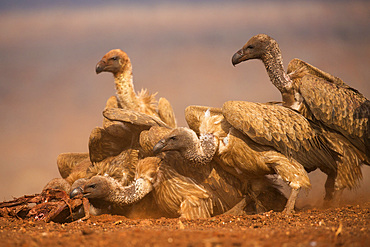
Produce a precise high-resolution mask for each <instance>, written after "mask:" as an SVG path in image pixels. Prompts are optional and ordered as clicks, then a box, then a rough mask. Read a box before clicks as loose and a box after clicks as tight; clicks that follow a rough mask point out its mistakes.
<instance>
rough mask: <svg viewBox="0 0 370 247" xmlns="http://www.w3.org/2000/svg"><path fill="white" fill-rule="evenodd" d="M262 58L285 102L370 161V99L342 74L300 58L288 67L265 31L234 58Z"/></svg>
mask: <svg viewBox="0 0 370 247" xmlns="http://www.w3.org/2000/svg"><path fill="white" fill-rule="evenodd" d="M250 59H260V60H261V61H262V62H263V63H264V65H265V67H266V70H267V73H268V75H269V77H270V80H271V82H272V83H273V84H274V85H275V86H276V87H277V88H278V89H279V91H280V92H281V94H282V98H283V102H284V105H285V106H287V107H290V108H292V109H295V110H298V111H299V112H301V113H302V114H303V115H304V116H305V117H307V118H309V119H312V120H313V121H316V122H318V123H320V124H322V125H323V126H325V127H326V128H328V129H329V130H328V131H336V132H339V133H341V134H342V135H343V136H345V137H346V138H347V139H348V140H349V141H350V143H352V145H354V146H355V147H356V148H357V149H358V150H359V151H360V152H361V153H362V154H359V155H357V156H358V157H359V158H360V159H362V161H363V162H365V163H368V164H369V163H370V127H369V126H370V125H369V115H370V102H369V100H367V99H366V98H365V97H364V96H363V95H362V94H361V93H360V92H358V91H357V90H356V89H353V88H351V87H350V86H348V85H347V84H346V83H345V82H343V81H342V80H341V79H340V78H338V77H335V76H333V75H330V74H329V73H326V72H324V71H321V70H319V69H318V68H315V67H314V66H312V65H310V64H308V63H305V62H303V61H301V60H299V59H293V60H292V61H291V62H290V63H289V65H288V72H287V73H286V72H285V71H284V67H283V61H282V56H281V51H280V48H279V45H278V43H277V42H276V41H275V40H274V39H273V38H271V37H269V36H268V35H265V34H259V35H256V36H253V37H252V38H251V39H250V40H249V41H248V42H247V43H246V44H245V45H244V46H243V48H242V49H240V50H239V51H238V52H236V53H235V54H234V56H233V58H232V63H233V64H234V65H236V64H238V63H240V62H243V61H246V60H250Z"/></svg>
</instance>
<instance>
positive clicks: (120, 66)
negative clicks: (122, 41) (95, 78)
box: [95, 49, 131, 75]
mask: <svg viewBox="0 0 370 247" xmlns="http://www.w3.org/2000/svg"><path fill="white" fill-rule="evenodd" d="M130 67H131V61H130V58H129V57H128V56H127V54H126V53H125V52H124V51H122V50H121V49H114V50H111V51H109V52H108V53H107V54H105V55H104V57H103V58H102V59H101V60H100V61H99V62H98V63H97V64H96V67H95V71H96V73H97V74H99V73H101V72H104V71H105V72H111V73H113V75H117V74H119V73H123V72H124V71H125V70H126V69H127V68H130Z"/></svg>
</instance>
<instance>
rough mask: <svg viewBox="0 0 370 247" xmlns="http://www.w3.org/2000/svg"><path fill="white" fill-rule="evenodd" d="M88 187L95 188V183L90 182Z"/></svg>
mask: <svg viewBox="0 0 370 247" xmlns="http://www.w3.org/2000/svg"><path fill="white" fill-rule="evenodd" d="M88 187H89V188H91V189H95V188H96V184H90V185H89V186H88Z"/></svg>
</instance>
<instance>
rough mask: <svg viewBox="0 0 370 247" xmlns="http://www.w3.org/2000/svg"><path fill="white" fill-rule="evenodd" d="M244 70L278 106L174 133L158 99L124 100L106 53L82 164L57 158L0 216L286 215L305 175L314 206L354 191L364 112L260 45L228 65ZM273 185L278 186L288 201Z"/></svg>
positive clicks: (204, 115)
mask: <svg viewBox="0 0 370 247" xmlns="http://www.w3.org/2000/svg"><path fill="white" fill-rule="evenodd" d="M251 59H259V60H261V61H262V62H263V64H264V65H265V68H266V71H267V73H268V75H269V78H270V80H271V82H272V83H273V85H274V86H275V87H276V88H277V89H278V90H279V91H280V93H281V96H282V102H273V103H253V102H247V101H228V102H225V103H224V104H223V106H222V108H215V107H211V106H188V107H187V108H186V109H185V118H186V121H187V124H188V126H189V127H177V124H176V119H175V115H174V112H173V109H172V107H171V104H170V103H169V102H168V101H167V100H166V99H165V98H160V99H159V100H158V101H157V100H156V98H155V95H156V94H150V93H148V92H147V91H146V90H141V91H140V92H139V93H136V92H135V90H134V84H133V77H132V65H131V62H130V59H129V57H128V56H127V54H126V53H125V52H123V51H122V50H120V49H115V50H111V51H109V52H108V53H107V54H105V55H104V57H103V58H102V59H101V60H100V61H99V62H98V64H97V65H96V73H97V74H99V73H101V72H110V73H112V74H113V76H114V83H115V88H116V93H117V94H116V96H112V97H110V98H109V99H108V101H107V103H106V107H105V109H104V111H103V116H104V117H103V123H102V127H96V128H95V129H93V130H92V131H91V134H90V138H89V143H88V145H89V152H88V153H62V154H60V155H59V156H58V158H57V165H58V169H59V172H60V175H61V178H55V179H53V180H51V181H50V182H49V183H48V184H47V185H46V186H45V188H44V189H43V192H42V193H41V194H37V195H35V196H30V197H27V196H24V197H22V198H18V199H16V200H13V201H10V202H3V203H1V204H0V209H1V210H0V213H2V214H5V213H7V214H10V215H11V214H13V215H18V216H20V215H22V214H23V215H24V216H29V217H34V218H36V219H44V220H45V219H47V220H52V219H55V218H57V217H59V218H61V217H62V218H63V219H66V218H69V220H76V219H81V218H82V219H86V218H88V217H89V216H90V215H100V214H119V215H124V216H126V217H128V218H158V217H172V218H173V217H182V218H185V219H197V218H209V217H212V216H215V215H219V214H233V215H242V214H253V213H261V212H265V211H270V210H274V211H282V213H283V214H287V215H289V214H292V212H294V210H297V208H296V207H295V201H296V199H297V196H298V193H299V192H300V190H301V189H305V190H309V189H310V187H311V183H310V179H309V177H308V173H309V172H311V171H314V170H316V169H319V170H320V171H322V172H324V173H325V174H326V175H327V180H326V182H325V198H324V204H325V205H326V206H336V205H338V203H339V201H340V199H341V194H342V192H343V190H344V189H353V188H356V187H358V186H359V183H360V181H361V179H362V172H361V166H362V165H363V164H365V165H369V164H370V132H369V128H370V127H369V125H370V124H369V115H370V102H369V101H368V100H367V99H366V98H365V97H364V96H363V95H362V94H361V93H360V92H359V91H357V90H356V89H354V88H351V87H350V86H349V85H347V84H346V83H345V82H344V81H342V80H341V79H340V78H338V77H335V76H333V75H331V74H329V73H326V72H324V71H322V70H320V69H318V68H316V67H314V66H312V65H310V64H308V63H306V62H303V61H301V60H299V59H293V60H292V61H290V63H289V65H288V68H287V71H285V69H284V67H283V60H282V55H281V51H280V49H279V46H278V43H277V42H276V41H275V40H274V39H273V38H271V37H269V36H268V35H265V34H258V35H256V36H253V37H252V38H251V39H250V40H249V41H248V42H247V43H246V44H245V45H244V46H243V47H242V48H241V49H240V50H238V51H237V52H236V53H235V54H234V55H233V56H232V64H233V65H234V66H235V65H237V64H239V63H241V62H243V61H246V60H251ZM245 66H247V65H245ZM270 174H276V176H267V175H270ZM276 178H277V179H281V180H283V181H284V182H285V183H287V184H288V185H289V187H290V189H291V192H290V194H289V196H288V197H285V196H284V194H283V193H282V192H281V191H280V189H281V188H280V187H279V186H278V185H277V181H276ZM30 203H36V206H34V207H29V206H28V204H30ZM5 209H6V210H5ZM4 210H5V211H4ZM63 210H64V212H67V213H64V214H61V212H62V211H63Z"/></svg>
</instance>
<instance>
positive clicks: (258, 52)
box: [231, 34, 278, 66]
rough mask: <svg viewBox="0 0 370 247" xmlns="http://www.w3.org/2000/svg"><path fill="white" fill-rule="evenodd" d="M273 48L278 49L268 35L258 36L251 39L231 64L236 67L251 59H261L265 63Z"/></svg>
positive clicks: (233, 58) (235, 55)
mask: <svg viewBox="0 0 370 247" xmlns="http://www.w3.org/2000/svg"><path fill="white" fill-rule="evenodd" d="M272 44H273V45H272ZM272 48H274V49H276V48H277V49H278V46H277V43H276V41H275V40H274V39H272V38H271V37H270V36H268V35H266V34H257V35H255V36H253V37H252V38H250V39H249V40H248V42H247V43H246V44H245V45H244V46H243V48H242V49H240V50H239V51H237V52H236V53H235V54H234V55H233V57H232V59H231V62H232V64H233V65H234V66H235V65H237V64H239V63H241V62H243V61H246V60H250V59H261V60H262V61H263V60H264V59H268V54H269V52H270V49H272Z"/></svg>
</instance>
